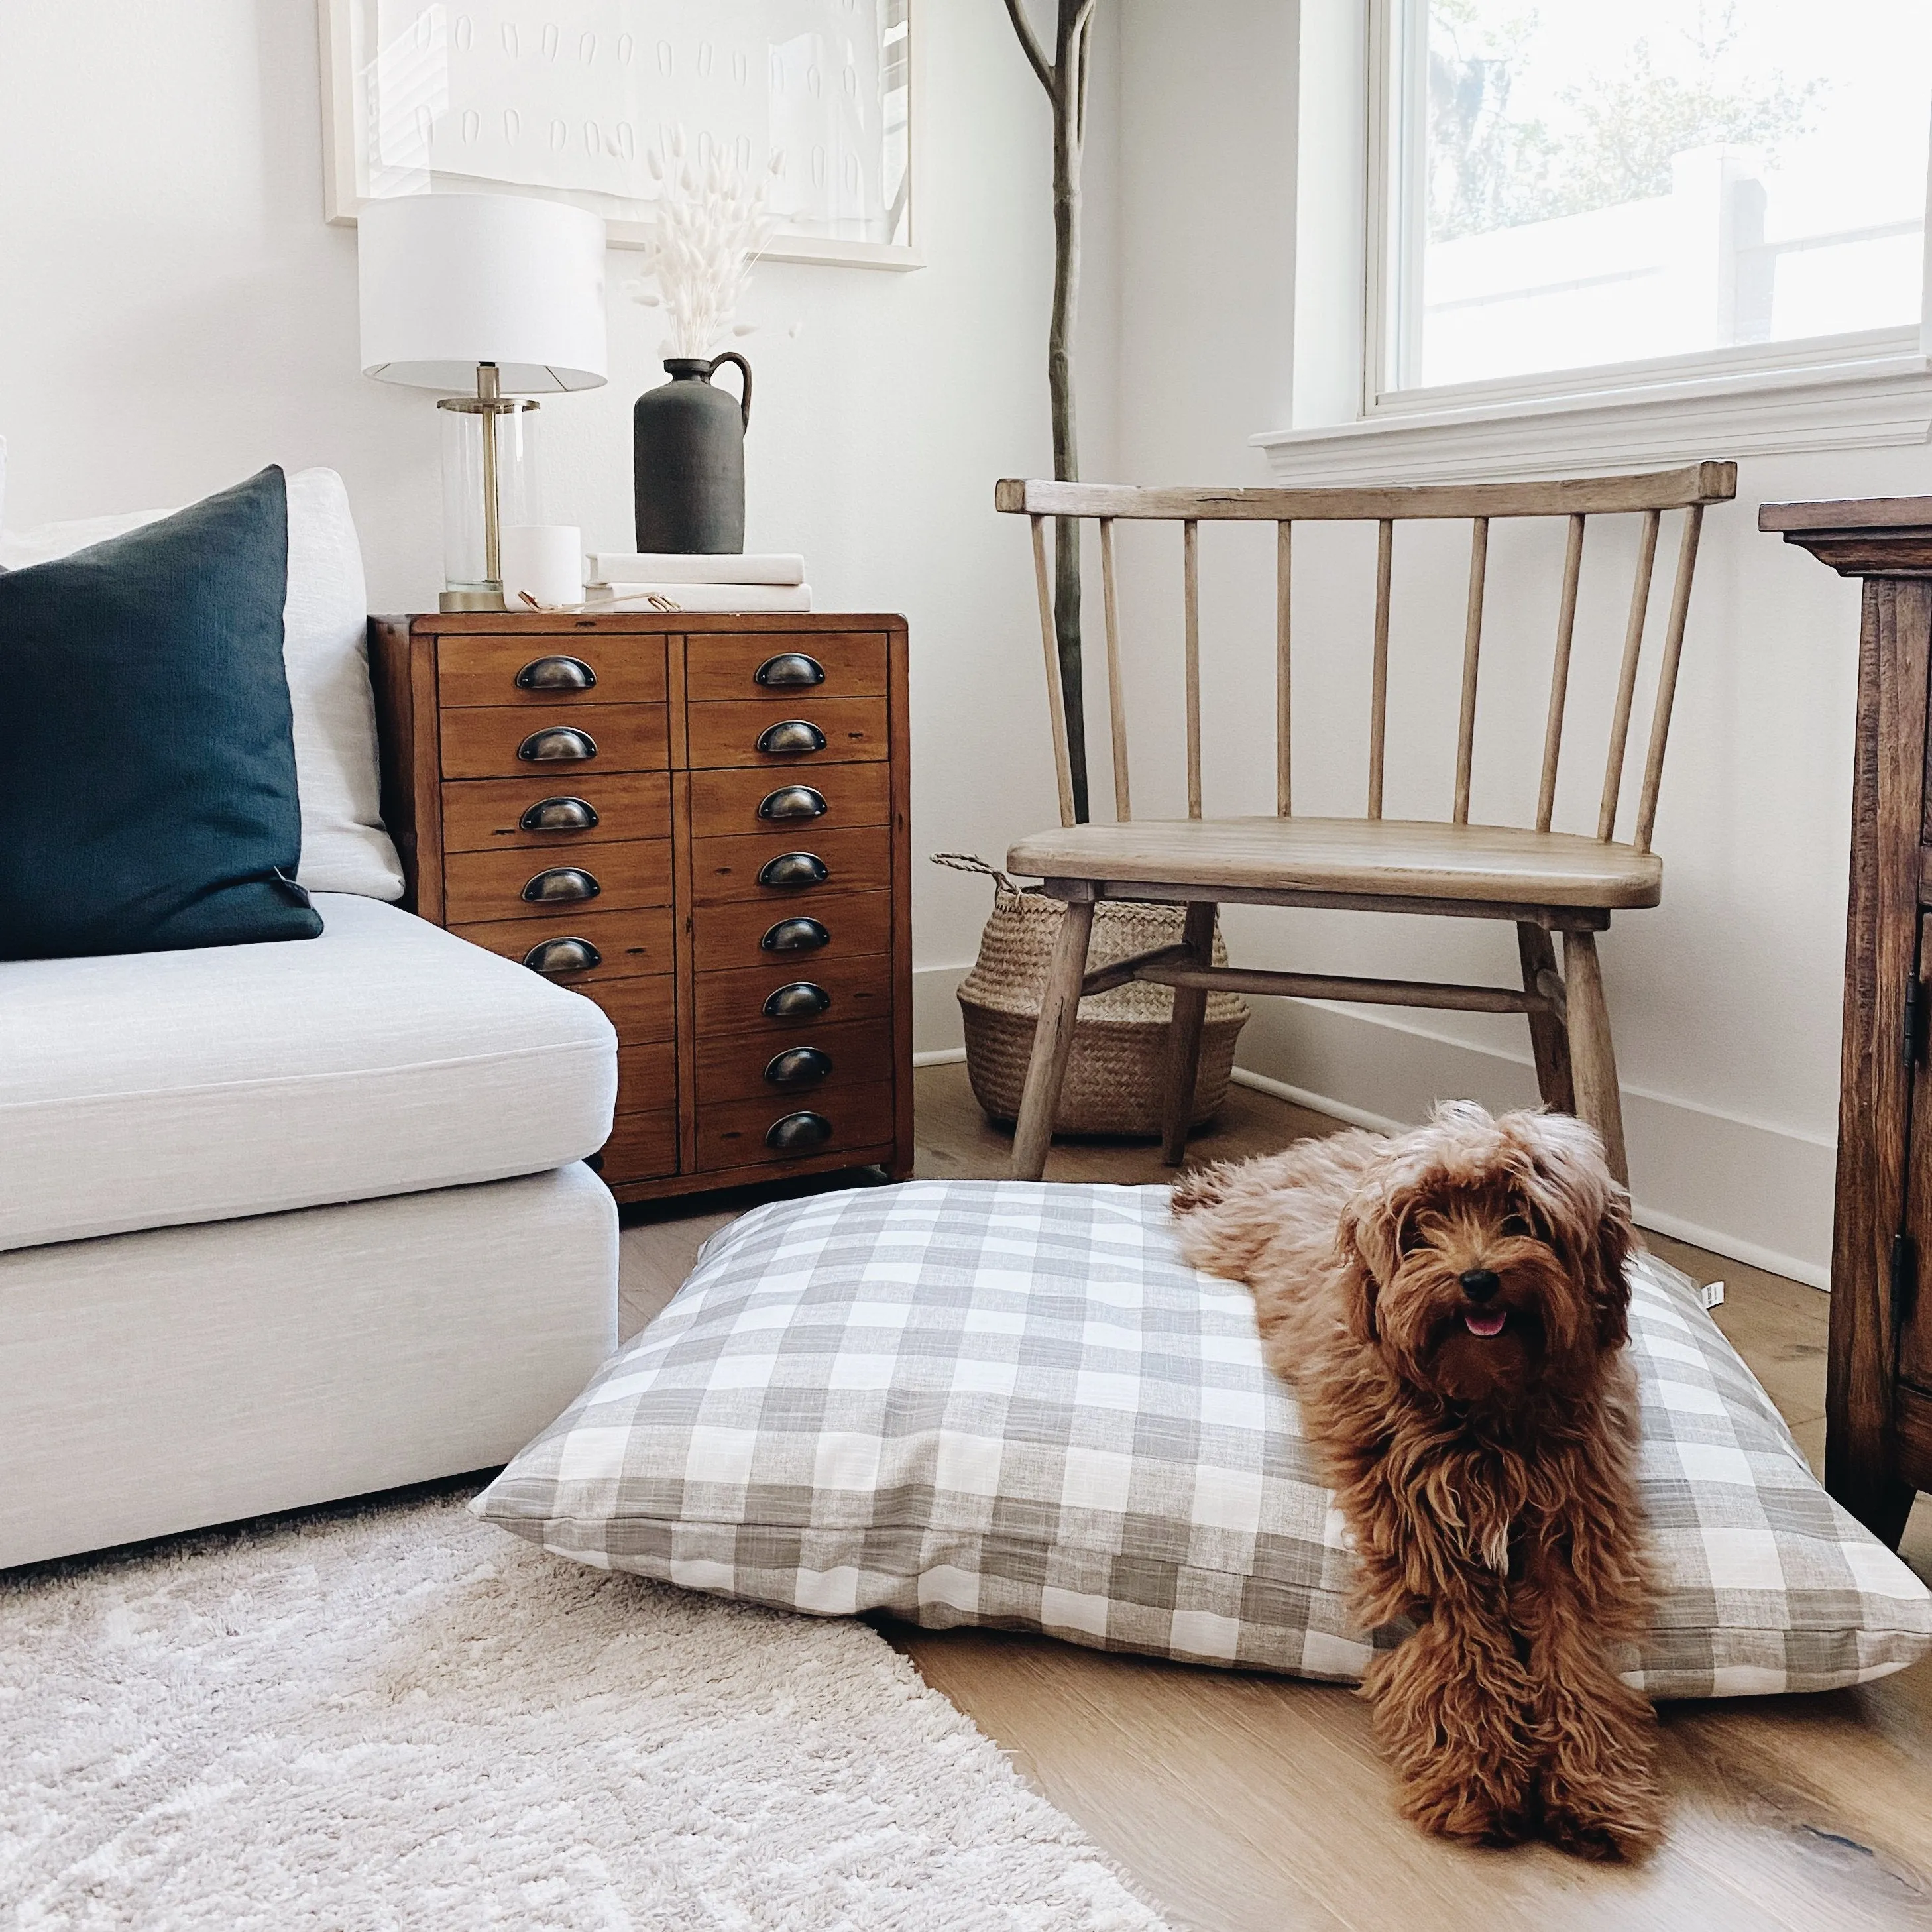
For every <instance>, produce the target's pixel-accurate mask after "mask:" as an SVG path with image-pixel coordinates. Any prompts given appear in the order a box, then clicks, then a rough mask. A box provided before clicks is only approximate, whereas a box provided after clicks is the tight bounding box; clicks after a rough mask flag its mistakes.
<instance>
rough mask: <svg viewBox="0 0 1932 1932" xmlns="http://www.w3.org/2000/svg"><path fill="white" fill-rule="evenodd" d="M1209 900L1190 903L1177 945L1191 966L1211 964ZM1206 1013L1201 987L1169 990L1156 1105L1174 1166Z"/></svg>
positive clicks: (1182, 1143)
mask: <svg viewBox="0 0 1932 1932" xmlns="http://www.w3.org/2000/svg"><path fill="white" fill-rule="evenodd" d="M1216 910H1217V908H1216V907H1214V906H1213V905H1211V904H1198V903H1194V902H1190V904H1189V906H1188V908H1187V924H1186V926H1185V927H1184V929H1183V930H1182V932H1181V944H1182V945H1184V947H1187V950H1188V952H1189V953H1190V956H1192V960H1193V964H1194V965H1196V966H1211V965H1213V964H1214V914H1215V912H1216ZM1207 1017H1208V989H1207V988H1206V987H1205V986H1177V987H1175V989H1174V1019H1173V1020H1172V1022H1171V1024H1170V1025H1169V1028H1168V1034H1167V1095H1166V1100H1165V1101H1164V1103H1163V1106H1162V1109H1161V1120H1162V1123H1163V1127H1162V1133H1161V1146H1160V1157H1161V1159H1162V1160H1164V1161H1166V1163H1167V1164H1168V1166H1169V1167H1178V1166H1180V1165H1181V1161H1182V1159H1183V1158H1184V1156H1185V1155H1186V1154H1187V1129H1188V1126H1189V1124H1190V1121H1192V1119H1193V1115H1194V1089H1195V1086H1196V1083H1197V1082H1199V1079H1200V1078H1201V1032H1202V1026H1203V1025H1204V1024H1205V1022H1206V1019H1207Z"/></svg>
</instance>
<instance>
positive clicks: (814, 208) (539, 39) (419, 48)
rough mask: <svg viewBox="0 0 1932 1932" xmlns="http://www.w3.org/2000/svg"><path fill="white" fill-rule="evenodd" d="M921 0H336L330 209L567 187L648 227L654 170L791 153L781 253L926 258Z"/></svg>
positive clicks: (563, 194)
mask: <svg viewBox="0 0 1932 1932" xmlns="http://www.w3.org/2000/svg"><path fill="white" fill-rule="evenodd" d="M910 7H911V0H575V4H567V0H548V4H538V5H531V4H529V0H328V5H327V6H326V9H325V12H324V17H323V32H324V34H325V37H326V44H325V49H324V51H325V59H326V68H327V71H328V84H329V113H328V115H326V122H325V125H326V133H327V136H328V148H329V154H328V157H327V158H328V161H329V166H328V169H327V174H328V178H329V198H330V205H329V217H330V219H331V220H353V219H354V218H355V214H356V208H358V207H359V205H361V204H362V202H365V201H366V200H370V199H379V198H385V197H387V196H392V195H399V194H421V193H426V192H432V191H435V190H443V191H452V190H458V191H460V190H463V189H469V190H472V191H474V190H478V189H493V188H495V189H502V188H508V189H514V190H523V191H525V192H539V193H544V194H548V195H554V196H557V197H558V198H559V199H564V200H568V201H569V202H573V203H574V204H575V205H577V206H580V207H583V208H590V209H592V211H594V212H595V213H597V214H601V215H603V216H604V217H605V218H606V220H608V221H609V222H610V223H611V239H612V240H613V241H615V242H634V241H637V240H640V239H643V236H644V235H646V234H647V233H648V232H649V223H650V221H651V203H652V200H653V199H655V195H656V192H657V183H656V182H655V180H654V179H653V178H652V173H651V171H650V167H649V157H650V155H651V154H652V153H653V152H654V151H655V153H657V154H660V155H661V154H664V152H665V151H667V148H668V147H669V145H670V142H671V139H672V137H673V134H674V133H675V132H676V130H678V129H679V128H682V129H683V130H685V138H686V139H687V140H688V141H690V142H693V143H694V145H695V146H696V148H697V152H698V153H699V154H700V155H708V154H709V153H710V152H711V151H712V148H714V146H715V147H716V148H721V149H722V150H723V151H724V152H725V153H727V154H729V155H730V157H732V158H733V160H736V162H737V163H738V164H739V166H742V167H745V168H747V169H749V168H751V167H754V166H756V167H757V168H759V169H763V168H764V167H766V166H768V165H772V164H773V163H775V172H774V175H773V179H772V193H771V199H770V205H771V208H772V212H773V214H775V215H776V216H777V217H778V221H779V229H778V236H777V238H776V239H775V241H774V242H773V243H772V245H771V247H770V248H769V250H768V251H766V252H767V253H768V254H772V255H775V256H778V257H784V258H789V259H791V260H817V261H844V262H858V263H876V264H877V265H878V266H891V267H898V266H916V261H917V257H915V256H913V254H912V252H911V239H912V226H911V207H910V187H911V169H910V94H911V87H910V72H911V58H910V52H911V49H910V34H911V25H910Z"/></svg>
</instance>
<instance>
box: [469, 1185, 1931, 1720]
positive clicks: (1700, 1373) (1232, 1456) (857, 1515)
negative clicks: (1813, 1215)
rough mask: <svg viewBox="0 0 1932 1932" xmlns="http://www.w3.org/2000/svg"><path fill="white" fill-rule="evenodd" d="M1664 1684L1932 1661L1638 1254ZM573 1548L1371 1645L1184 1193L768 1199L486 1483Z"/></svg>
mask: <svg viewBox="0 0 1932 1932" xmlns="http://www.w3.org/2000/svg"><path fill="white" fill-rule="evenodd" d="M1631 1292H1632V1306H1631V1354H1632V1357H1633V1360H1634V1364H1635V1367H1636V1369H1637V1375H1638V1377H1639V1380H1640V1384H1641V1388H1642V1394H1643V1429H1644V1442H1643V1454H1642V1459H1641V1469H1640V1479H1641V1486H1642V1492H1643V1506H1644V1510H1645V1513H1646V1520H1647V1523H1648V1527H1649V1534H1650V1538H1651V1540H1652V1545H1653V1547H1654V1549H1655V1554H1656V1559H1657V1564H1658V1571H1659V1573H1660V1577H1661V1584H1662V1601H1661V1607H1660V1610H1659V1614H1658V1619H1657V1621H1656V1624H1655V1628H1653V1629H1652V1631H1651V1633H1650V1634H1649V1637H1648V1638H1647V1639H1646V1640H1645V1642H1644V1643H1643V1644H1642V1645H1641V1646H1638V1647H1637V1649H1636V1650H1634V1652H1632V1654H1631V1655H1629V1656H1628V1657H1627V1658H1622V1659H1620V1660H1619V1666H1620V1668H1622V1670H1624V1673H1625V1676H1626V1678H1627V1679H1628V1682H1631V1684H1633V1685H1635V1686H1637V1688H1640V1689H1642V1690H1643V1691H1645V1692H1646V1693H1647V1694H1649V1695H1650V1696H1652V1697H1735V1696H1742V1695H1748V1694H1754V1693H1764V1692H1775V1691H1825V1690H1832V1689H1835V1688H1839V1687H1841V1686H1842V1685H1849V1684H1856V1683H1862V1682H1867V1681H1869V1680H1870V1679H1873V1678H1876V1677H1882V1676H1886V1675H1887V1674H1888V1673H1890V1672H1892V1671H1894V1670H1900V1669H1901V1668H1903V1667H1904V1666H1905V1665H1906V1664H1910V1663H1911V1662H1912V1661H1914V1660H1915V1658H1918V1657H1920V1656H1921V1655H1924V1652H1926V1650H1927V1649H1928V1648H1932V1595H1928V1593H1927V1590H1926V1589H1925V1587H1924V1585H1922V1584H1921V1583H1919V1581H1918V1579H1917V1578H1916V1577H1914V1576H1913V1575H1912V1572H1911V1571H1909V1570H1908V1569H1906V1567H1905V1565H1903V1564H1902V1563H1901V1562H1900V1561H1899V1560H1898V1559H1897V1557H1896V1556H1894V1555H1893V1554H1892V1553H1891V1551H1890V1550H1887V1549H1885V1547H1883V1546H1882V1544H1879V1542H1878V1541H1876V1538H1873V1537H1872V1536H1871V1535H1869V1534H1868V1533H1867V1532H1866V1531H1865V1530H1864V1529H1863V1528H1862V1527H1861V1526H1860V1525H1859V1524H1858V1523H1856V1522H1855V1521H1854V1520H1852V1518H1851V1517H1849V1516H1848V1515H1847V1514H1846V1513H1845V1512H1844V1511H1843V1510H1841V1508H1838V1505H1836V1504H1835V1503H1834V1502H1832V1500H1831V1499H1829V1497H1828V1496H1826V1494H1825V1493H1824V1492H1823V1490H1821V1489H1820V1487H1818V1484H1817V1482H1816V1481H1814V1479H1813V1477H1812V1475H1811V1472H1810V1470H1809V1469H1808V1468H1807V1467H1806V1466H1805V1459H1804V1457H1802V1455H1801V1454H1799V1450H1798V1448H1797V1445H1796V1444H1795V1443H1794V1442H1793V1440H1792V1438H1791V1436H1790V1432H1789V1431H1788V1430H1787V1429H1786V1427H1785V1426H1784V1422H1783V1421H1781V1418H1779V1416H1778V1412H1777V1410H1776V1409H1775V1408H1774V1407H1773V1406H1772V1403H1771V1400H1770V1398H1769V1397H1768V1396H1766V1394H1765V1393H1764V1391H1763V1389H1762V1388H1760V1386H1759V1385H1758V1384H1757V1381H1756V1379H1754V1377H1753V1376H1752V1375H1751V1371H1750V1370H1748V1368H1746V1367H1745V1364H1744V1363H1743V1362H1742V1361H1741V1360H1740V1359H1739V1357H1738V1355H1737V1354H1736V1351H1735V1350H1733V1348H1732V1347H1731V1346H1730V1343H1728V1342H1727V1341H1726V1340H1725V1339H1724V1336H1723V1335H1722V1334H1721V1333H1720V1332H1719V1331H1718V1328H1717V1326H1716V1325H1715V1323H1714V1322H1712V1320H1711V1319H1710V1317H1709V1316H1708V1315H1707V1314H1706V1313H1705V1312H1704V1310H1703V1307H1702V1306H1701V1305H1700V1302H1699V1301H1698V1298H1697V1293H1696V1291H1695V1289H1694V1288H1693V1287H1692V1286H1691V1284H1690V1283H1689V1282H1688V1281H1687V1280H1685V1278H1684V1277H1682V1276H1681V1275H1679V1274H1676V1271H1674V1270H1670V1269H1667V1268H1664V1266H1663V1265H1661V1264H1660V1263H1658V1262H1655V1261H1654V1260H1652V1259H1650V1258H1649V1257H1647V1256H1644V1257H1640V1258H1639V1259H1637V1260H1636V1261H1635V1262H1633V1264H1632V1266H1631ZM472 1508H474V1509H475V1511H476V1512H477V1514H478V1515H480V1516H481V1517H484V1518H486V1519H487V1520H489V1521H490V1522H493V1523H498V1524H500V1525H501V1526H502V1527H503V1528H504V1529H508V1530H511V1531H513V1532H515V1533H516V1534H517V1535H520V1536H523V1537H526V1538H529V1539H530V1540H531V1541H533V1542H535V1543H538V1544H541V1545H542V1546H543V1547H544V1548H545V1549H547V1550H552V1551H554V1552H555V1553H557V1554H558V1555H559V1556H569V1557H574V1558H575V1559H577V1560H578V1561H579V1562H584V1563H588V1564H592V1565H596V1566H597V1567H598V1568H607V1569H617V1570H629V1571H637V1572H638V1573H640V1574H643V1575H645V1576H648V1577H657V1578H660V1579H661V1580H665V1581H667V1582H670V1583H678V1584H682V1585H684V1586H687V1587H688V1588H690V1589H697V1590H703V1591H709V1592H715V1593H717V1594H718V1595H727V1596H738V1597H745V1598H751V1599H753V1600H754V1601H757V1602H760V1603H764V1604H775V1605H778V1606H780V1607H784V1608H786V1609H791V1610H806V1611H811V1612H814V1613H819V1614H821V1615H845V1614H850V1613H853V1612H856V1611H861V1610H882V1611H886V1612H888V1613H892V1614H893V1615H895V1616H900V1617H903V1618H905V1619H909V1620H910V1621H913V1622H917V1623H920V1624H923V1625H928V1626H931V1627H937V1628H944V1627H946V1626H949V1625H956V1624H981V1625H998V1626H1001V1627H1004V1628H1015V1629H1023V1630H1037V1631H1045V1632H1046V1633H1048V1634H1051V1635H1052V1636H1055V1637H1063V1638H1066V1639H1067V1640H1070V1641H1072V1642H1073V1643H1082V1644H1088V1645H1092V1646H1097V1647H1100V1648H1103V1649H1120V1650H1131V1651H1142V1652H1151V1653H1153V1654H1154V1655H1160V1656H1166V1657H1173V1658H1183V1659H1186V1660H1188V1661H1193V1662H1196V1663H1203V1664H1224V1665H1232V1666H1237V1667H1244V1668H1250V1669H1261V1670H1276V1671H1283V1672H1288V1673H1294V1674H1296V1675H1299V1676H1306V1677H1316V1678H1326V1679H1339V1680H1343V1681H1352V1680H1354V1679H1357V1678H1358V1677H1359V1676H1361V1673H1362V1670H1363V1669H1364V1667H1365V1665H1366V1664H1367V1661H1368V1659H1369V1658H1370V1655H1371V1654H1372V1649H1373V1648H1374V1647H1376V1646H1388V1645H1391V1644H1394V1643H1397V1642H1399V1641H1400V1639H1401V1637H1402V1636H1403V1631H1401V1630H1400V1629H1397V1628H1390V1629H1385V1630H1382V1631H1375V1632H1372V1633H1371V1632H1364V1631H1361V1630H1358V1629H1357V1628H1355V1627H1354V1625H1352V1622H1351V1619H1350V1618H1349V1613H1348V1602H1347V1598H1348V1589H1349V1575H1350V1568H1351V1560H1352V1559H1351V1558H1350V1556H1349V1551H1348V1549H1347V1547H1346V1540H1345V1537H1344V1534H1343V1526H1342V1523H1341V1520H1340V1516H1339V1514H1338V1513H1337V1511H1336V1510H1335V1509H1334V1507H1333V1505H1332V1501H1331V1497H1330V1496H1329V1493H1328V1491H1327V1490H1325V1488H1324V1487H1323V1486H1322V1484H1321V1483H1320V1481H1319V1480H1318V1479H1317V1478H1316V1475H1315V1465H1314V1459H1313V1455H1312V1454H1311V1451H1310V1448H1309V1445H1307V1442H1305V1441H1304V1439H1303V1438H1302V1436H1301V1425H1300V1417H1299V1414H1298V1409H1297V1407H1296V1405H1295V1400H1294V1397H1293V1396H1292V1394H1291V1393H1290V1392H1289V1389H1288V1388H1286V1386H1285V1385H1283V1383H1282V1382H1280V1380H1279V1379H1277V1377H1275V1376H1273V1375H1271V1373H1269V1372H1268V1370H1267V1369H1266V1368H1265V1367H1264V1366H1263V1364H1262V1357H1261V1351H1260V1346H1259V1340H1258V1338H1257V1337H1256V1330H1255V1322H1254V1315H1253V1305H1252V1303H1251V1301H1250V1298H1249V1295H1248V1293H1247V1290H1246V1289H1244V1288H1242V1287H1240V1286H1237V1285H1235V1284H1232V1283H1227V1282H1223V1281H1218V1280H1215V1279H1214V1278H1213V1277H1211V1276H1207V1275H1203V1274H1197V1273H1196V1271H1194V1270H1193V1268H1190V1267H1188V1266H1187V1265H1186V1264H1185V1263H1184V1262H1182V1261H1181V1259H1180V1258H1179V1256H1178V1254H1177V1253H1176V1251H1175V1241H1174V1233H1173V1228H1172V1222H1171V1220H1170V1219H1169V1212H1168V1202H1167V1193H1166V1190H1165V1189H1164V1188H1159V1187H1076V1186H1063V1185H1054V1184H1049V1185H1046V1186H1040V1185H1036V1184H1028V1183H1015V1182H1004V1181H926V1182H914V1183H911V1184H908V1185H906V1186H904V1187H892V1188H882V1189H877V1190H865V1191H860V1192H854V1193H835V1194H824V1195H820V1196H816V1197H814V1198H813V1199H808V1200H805V1201H795V1202H781V1203H778V1204H775V1205H772V1206H769V1207H765V1208H758V1209H756V1210H754V1211H753V1212H752V1213H751V1214H747V1215H745V1217H743V1218H742V1220H739V1221H736V1222H734V1223H732V1225H731V1226H730V1227H728V1228H726V1229H724V1230H722V1231H721V1232H720V1233H718V1235H715V1236H714V1237H713V1238H712V1240H711V1241H709V1243H707V1244H706V1247H705V1248H704V1250H703V1253H702V1254H701V1255H700V1257H699V1260H698V1264H697V1268H695V1270H694V1271H693V1272H692V1274H691V1278H690V1279H689V1280H688V1281H687V1282H686V1283H685V1285H684V1286H683V1287H682V1289H680V1290H679V1292H678V1294H677V1295H676V1298H674V1299H673V1301H672V1302H671V1303H670V1306H669V1307H667V1308H666V1309H665V1310H664V1313H662V1314H661V1315H660V1316H658V1319H657V1320H656V1321H655V1322H652V1324H651V1325H650V1326H649V1328H646V1330H644V1331H643V1333H642V1334H640V1335H639V1336H637V1337H636V1338H635V1340H633V1341H632V1342H631V1343H630V1344H629V1345H628V1346H627V1347H625V1348H624V1349H622V1350H620V1351H619V1353H618V1354H617V1355H616V1356H615V1357H613V1358H612V1359H611V1361H610V1362H608V1363H607V1364H606V1365H605V1366H604V1367H603V1368H602V1369H601V1370H599V1371H598V1374H597V1376H595V1379H593V1380H592V1382H591V1384H590V1386H589V1388H587V1389H586V1390H585V1391H584V1392H583V1394H582V1395H581V1396H580V1397H578V1399H577V1401H576V1402H575V1403H573V1404H572V1405H571V1407H570V1408H569V1409H568V1410H567V1411H566V1412H565V1413H564V1414H563V1415H562V1416H560V1417H559V1418H558V1419H557V1421H556V1422H554V1423H553V1424H551V1425H550V1427H549V1428H548V1429H547V1430H544V1432H543V1433H542V1434H541V1435H540V1436H538V1437H537V1438H536V1439H535V1441H534V1442H532V1443H531V1444H530V1445H529V1447H528V1448H526V1449H524V1450H523V1452H522V1453H521V1454H520V1455H519V1456H518V1457H517V1458H516V1460H515V1461H514V1462H513V1463H511V1465H510V1466H509V1467H508V1469H505V1471H504V1472H502V1475H500V1476H499V1477H498V1478H497V1479H496V1481H495V1482H493V1484H491V1485H490V1487H489V1488H488V1489H487V1490H485V1491H484V1493H482V1494H481V1496H478V1498H477V1499H476V1500H475V1502H474V1503H473V1504H472Z"/></svg>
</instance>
